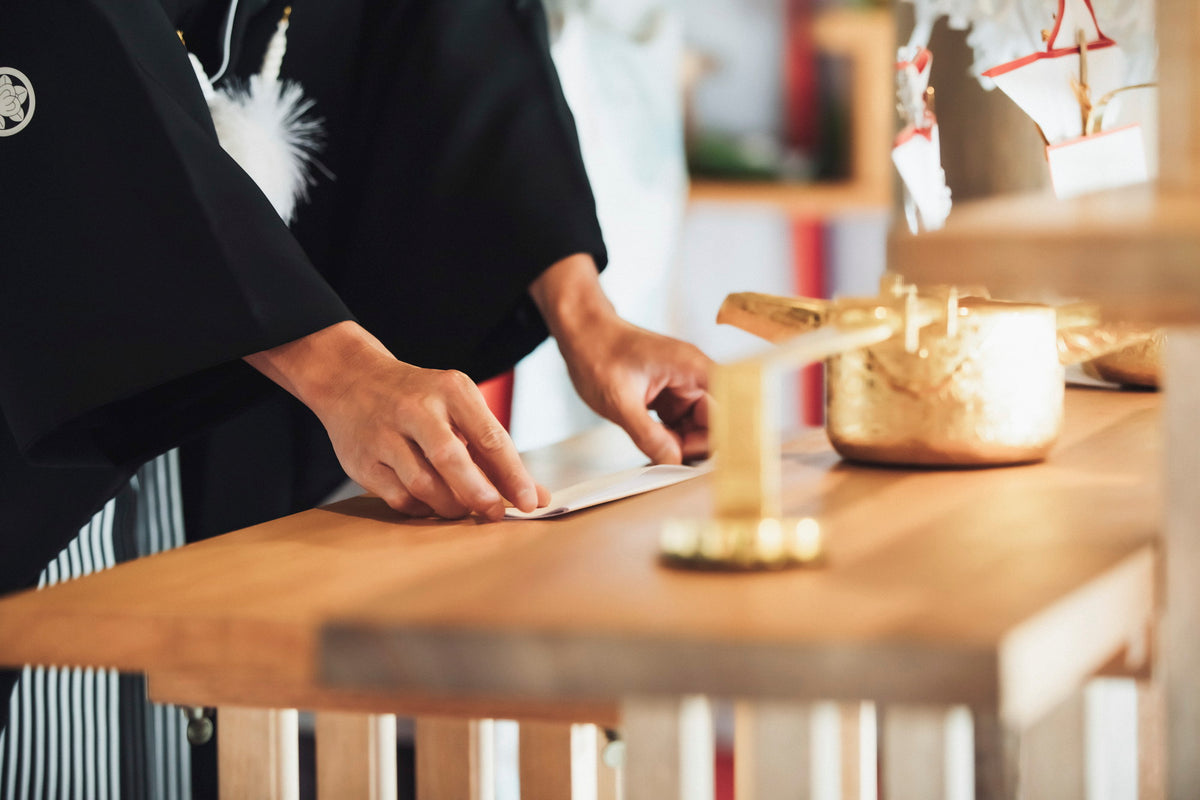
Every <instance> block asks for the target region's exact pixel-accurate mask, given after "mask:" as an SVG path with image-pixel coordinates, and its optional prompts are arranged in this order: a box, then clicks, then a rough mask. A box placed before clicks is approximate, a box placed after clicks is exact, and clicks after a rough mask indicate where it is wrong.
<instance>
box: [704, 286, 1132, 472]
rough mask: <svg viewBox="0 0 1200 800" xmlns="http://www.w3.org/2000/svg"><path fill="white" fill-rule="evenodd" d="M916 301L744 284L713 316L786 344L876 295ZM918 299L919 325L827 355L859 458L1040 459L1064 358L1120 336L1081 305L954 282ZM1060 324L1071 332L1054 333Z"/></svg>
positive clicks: (1057, 411) (834, 411)
mask: <svg viewBox="0 0 1200 800" xmlns="http://www.w3.org/2000/svg"><path fill="white" fill-rule="evenodd" d="M915 301H916V294H915V289H913V288H912V287H909V288H908V291H907V298H905V297H903V296H902V295H901V294H900V293H899V292H896V291H895V290H893V291H892V292H891V293H889V292H888V291H886V290H885V292H884V294H883V295H881V296H880V297H879V298H869V299H856V300H849V301H823V300H811V299H807V298H781V297H775V296H772V295H760V294H755V293H739V294H734V295H730V296H729V297H728V298H726V301H725V303H724V304H723V305H722V307H721V311H720V313H719V314H718V317H717V321H718V322H724V323H728V324H731V325H734V326H736V327H739V328H742V329H743V330H747V331H749V332H750V333H754V334H756V335H758V336H762V337H763V338H766V339H768V340H770V341H774V342H782V341H785V340H788V339H793V338H794V337H796V336H797V335H798V334H801V333H803V332H804V331H806V330H808V331H811V330H814V329H816V328H818V327H822V326H827V325H829V326H836V325H838V323H839V318H843V317H848V315H851V314H853V315H858V316H861V315H862V314H863V311H864V309H870V308H871V306H872V304H878V307H879V308H881V309H885V310H888V311H889V312H890V311H894V310H895V309H896V308H897V307H898V305H900V304H901V303H904V302H907V303H908V304H909V305H910V306H912V305H913V304H914V303H915ZM921 301H922V303H923V304H924V306H925V308H926V310H928V309H930V308H932V309H933V312H934V313H933V314H932V316H931V315H930V314H928V313H927V314H926V315H925V319H924V322H923V323H922V324H920V325H919V326H917V325H912V324H909V325H906V330H904V331H903V332H900V333H898V334H897V335H895V336H892V337H891V338H890V339H888V340H887V341H884V342H883V343H881V344H876V345H871V346H869V347H862V348H857V349H851V350H847V351H845V352H842V353H840V354H839V355H835V356H833V357H832V358H829V359H828V360H827V361H826V362H825V363H826V371H825V385H826V407H825V427H826V432H827V434H828V436H829V440H830V442H831V444H832V445H833V447H834V449H836V450H837V452H838V453H839V454H840V455H842V456H843V457H844V458H847V459H850V460H854V461H862V462H869V463H875V464H895V465H917V466H936V467H966V466H992V465H1002V464H1019V463H1025V462H1032V461H1039V460H1041V459H1043V458H1045V457H1046V454H1047V453H1048V452H1049V451H1050V448H1051V447H1052V446H1053V445H1054V442H1055V440H1056V439H1057V437H1058V433H1059V430H1060V428H1061V426H1062V414H1063V394H1064V386H1065V381H1064V371H1063V364H1064V363H1073V362H1075V361H1081V360H1083V359H1085V358H1088V357H1091V356H1093V355H1096V354H1097V353H1098V352H1103V351H1104V350H1107V349H1111V348H1113V347H1114V346H1115V344H1116V339H1115V338H1114V337H1113V336H1109V335H1106V334H1105V333H1104V332H1103V331H1099V329H1098V328H1097V327H1095V326H1094V325H1093V326H1092V327H1088V326H1086V325H1085V326H1081V324H1080V323H1081V322H1082V321H1084V318H1087V319H1090V316H1089V314H1086V313H1084V312H1082V311H1080V310H1079V309H1072V310H1071V312H1070V313H1062V312H1060V311H1059V310H1056V309H1055V308H1053V307H1051V306H1045V305H1037V304H1026V303H1007V302H1002V301H997V300H991V299H987V298H986V297H980V296H968V297H962V298H961V299H960V298H959V296H958V293H957V292H956V291H955V290H952V289H950V290H947V289H938V290H933V291H931V292H930V293H928V294H924V295H922V296H921ZM939 308H940V309H941V311H940V312H939V311H938V310H939ZM930 318H932V320H933V321H932V322H930V321H929V319H930ZM1064 326H1067V327H1069V328H1070V330H1071V332H1072V333H1073V335H1072V336H1070V337H1063V336H1062V335H1060V328H1062V327H1064ZM1080 331H1084V333H1080ZM1097 331H1098V333H1095V335H1093V333H1094V332H1097Z"/></svg>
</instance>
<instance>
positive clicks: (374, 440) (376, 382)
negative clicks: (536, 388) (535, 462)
mask: <svg viewBox="0 0 1200 800" xmlns="http://www.w3.org/2000/svg"><path fill="white" fill-rule="evenodd" d="M245 360H246V362H247V363H249V364H250V365H251V366H252V367H254V368H255V369H257V370H258V371H259V372H262V373H263V374H264V375H266V376H267V377H268V378H270V379H271V380H273V381H275V382H276V383H278V384H279V385H280V386H282V387H283V388H284V389H287V390H288V391H289V392H291V393H292V394H293V395H295V396H296V397H297V398H298V399H299V400H300V401H301V402H303V403H304V404H305V405H307V406H308V407H309V408H310V409H312V411H313V412H314V413H315V414H316V415H317V417H318V418H319V419H320V420H321V423H322V424H323V425H324V426H325V430H326V431H327V432H328V433H329V438H330V441H332V442H333V447H334V451H335V452H336V453H337V457H338V460H339V461H340V462H341V464H342V468H343V469H345V470H346V474H347V475H349V476H350V478H352V479H353V480H354V481H356V482H357V483H358V484H359V485H360V486H362V487H363V488H365V489H367V490H368V491H370V492H373V493H375V494H377V495H379V496H380V497H381V498H383V500H384V501H386V502H387V504H388V505H389V506H391V507H392V508H394V509H396V510H397V511H399V512H401V513H404V514H408V515H411V516H430V515H437V516H440V517H446V518H449V519H457V518H460V517H464V516H466V515H468V514H470V513H476V514H479V515H481V516H483V517H486V518H487V519H491V520H497V519H500V518H501V517H503V516H504V501H505V500H506V499H507V500H508V501H509V502H510V503H512V505H514V506H516V507H517V508H519V509H521V510H522V511H532V510H534V509H535V508H536V507H538V506H539V505H545V504H546V503H548V502H549V499H550V498H549V492H547V491H546V490H545V489H544V488H542V487H540V486H538V485H537V484H535V483H534V481H533V478H531V477H530V475H529V473H528V472H527V471H526V469H525V466H524V464H522V463H521V459H520V456H518V455H517V450H516V447H515V446H514V445H513V443H512V439H511V438H509V436H508V433H507V432H506V431H505V430H504V427H503V426H502V425H500V423H499V422H498V421H497V420H496V418H495V416H493V414H492V413H491V411H490V410H489V409H488V407H487V404H486V403H485V402H484V400H483V396H482V395H481V394H480V393H479V390H478V389H477V388H476V386H475V384H474V383H473V382H472V381H471V379H470V378H468V377H467V376H466V375H464V374H463V373H461V372H456V371H453V370H430V369H422V368H420V367H414V366H412V365H411V364H405V363H404V362H402V361H398V360H397V359H396V358H395V357H394V356H393V355H392V354H391V353H389V352H388V350H387V349H386V348H385V347H384V346H383V345H382V344H381V343H380V342H379V340H378V339H376V338H375V337H374V336H372V335H371V334H369V333H368V332H367V331H366V330H364V329H363V328H362V327H361V326H360V325H358V324H357V323H355V322H341V323H338V324H337V325H333V326H331V327H329V328H325V329H323V330H320V331H317V332H315V333H312V334H309V335H308V336H305V337H303V338H300V339H297V340H295V341H293V342H288V343H287V344H284V345H280V346H279V347H275V348H272V349H271V350H264V351H262V352H259V353H254V354H252V355H249V356H247V357H246V359H245Z"/></svg>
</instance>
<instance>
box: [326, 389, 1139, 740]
mask: <svg viewBox="0 0 1200 800" xmlns="http://www.w3.org/2000/svg"><path fill="white" fill-rule="evenodd" d="M1157 407H1158V398H1157V396H1155V395H1150V394H1129V393H1118V392H1109V391H1103V390H1099V391H1083V390H1073V391H1071V392H1069V393H1068V409H1067V414H1066V418H1067V423H1066V428H1065V430H1064V434H1063V436H1062V439H1061V441H1060V442H1059V444H1058V446H1057V447H1056V449H1055V450H1054V451H1053V453H1052V455H1051V457H1050V459H1049V460H1048V461H1046V462H1045V463H1043V464H1039V465H1033V466H1025V467H1012V468H1005V469H989V470H964V471H914V470H898V469H877V468H870V467H858V466H852V465H849V464H847V463H845V462H842V461H840V460H839V459H838V458H837V456H836V455H834V454H833V453H832V452H831V451H830V449H829V447H828V444H827V442H826V441H825V438H824V436H823V434H821V433H820V432H815V431H814V432H810V433H809V434H806V435H802V436H800V437H798V438H797V439H795V440H794V441H793V442H792V443H791V444H790V445H789V446H788V447H786V448H785V453H784V458H783V485H784V505H785V508H784V512H785V513H786V514H788V515H794V516H812V517H814V518H816V519H817V520H818V522H819V524H820V525H821V527H822V529H823V531H824V533H825V536H826V541H827V543H828V545H827V546H828V558H827V562H826V565H825V566H824V567H822V568H816V569H809V570H802V571H791V572H781V573H762V574H750V575H730V574H722V573H692V572H680V571H674V570H670V569H666V568H664V567H662V566H660V565H659V564H658V562H657V561H656V558H655V556H656V551H657V542H658V535H659V531H660V528H661V525H662V521H663V520H664V519H665V518H667V517H670V516H681V517H686V516H693V515H705V514H707V513H710V510H711V497H710V488H709V487H710V484H709V482H708V481H706V480H701V481H692V482H689V483H685V484H681V485H678V486H675V487H671V488H669V489H665V490H662V491H660V492H655V493H653V494H651V495H646V496H643V497H639V498H635V499H633V500H630V501H627V502H624V503H621V504H619V505H614V506H611V507H607V508H600V509H595V510H593V511H588V512H583V513H580V514H578V515H575V516H573V517H567V518H564V519H561V520H559V521H556V522H554V523H550V524H553V526H554V527H553V533H554V535H553V536H546V537H543V538H541V539H539V540H538V541H537V542H536V544H535V545H533V546H530V547H528V548H525V549H522V550H519V551H518V550H509V551H506V552H505V553H504V555H503V557H497V558H493V559H487V560H483V561H478V562H476V563H474V564H472V565H470V566H468V567H465V568H463V569H462V570H460V571H458V573H457V575H456V578H457V579H456V580H455V581H453V582H449V583H447V582H442V581H437V580H430V581H424V582H419V583H417V584H414V585H410V586H405V587H403V588H399V589H397V590H396V591H394V592H389V593H385V594H381V595H379V596H377V597H375V598H374V600H373V602H372V603H370V604H369V605H365V606H363V607H362V608H360V609H358V610H357V611H355V612H354V613H353V614H348V615H346V616H344V617H342V618H340V619H339V620H336V621H335V622H334V623H333V624H332V625H331V626H330V627H329V628H328V630H327V632H326V638H325V647H324V654H325V659H324V665H325V677H326V678H327V679H329V680H330V681H332V682H335V683H338V684H345V685H356V686H359V687H367V686H370V687H382V686H391V687H395V688H399V687H408V688H413V687H418V686H419V687H423V688H425V689H434V690H438V691H444V692H459V691H485V692H497V691H498V692H502V693H513V694H516V695H519V696H534V697H561V698H571V697H574V698H581V697H597V698H613V697H619V696H620V695H621V694H622V693H624V692H639V693H660V692H663V693H688V692H710V693H717V694H727V695H733V696H746V695H750V696H754V695H779V696H794V695H800V696H811V697H814V698H821V697H832V698H846V699H855V698H861V697H874V698H877V699H890V700H901V701H910V702H943V701H944V702H973V703H982V704H990V703H996V704H999V705H1001V707H1002V710H1003V711H1004V713H1005V715H1006V719H1007V720H1009V721H1014V722H1020V721H1022V720H1025V719H1028V718H1033V717H1036V715H1037V714H1038V713H1040V712H1041V711H1042V710H1045V709H1046V708H1048V707H1049V705H1048V704H1052V702H1053V701H1055V700H1057V699H1060V698H1059V695H1058V693H1059V692H1061V691H1066V690H1069V688H1070V686H1072V685H1074V684H1075V682H1076V681H1078V680H1080V679H1082V677H1083V676H1084V675H1086V674H1087V671H1088V670H1091V669H1094V668H1095V667H1098V666H1099V665H1100V664H1103V663H1104V662H1105V661H1106V660H1107V659H1108V658H1109V657H1110V656H1111V655H1112V653H1113V652H1114V651H1115V650H1116V649H1117V648H1119V647H1120V646H1122V645H1123V644H1124V643H1125V642H1126V641H1127V640H1128V639H1129V638H1130V637H1132V636H1134V635H1135V634H1137V635H1140V633H1141V631H1142V629H1143V628H1142V626H1144V624H1145V622H1146V620H1147V619H1148V618H1149V616H1150V615H1151V613H1152V610H1153V604H1154V581H1155V575H1156V564H1155V555H1154V548H1155V540H1156V537H1157V534H1158V528H1159V510H1160V497H1159V494H1160V480H1159V472H1160V468H1159V463H1158V462H1159V458H1160V453H1161V444H1160V442H1159V434H1158V426H1157V422H1158V411H1157ZM525 524H535V523H525ZM542 524H547V523H542Z"/></svg>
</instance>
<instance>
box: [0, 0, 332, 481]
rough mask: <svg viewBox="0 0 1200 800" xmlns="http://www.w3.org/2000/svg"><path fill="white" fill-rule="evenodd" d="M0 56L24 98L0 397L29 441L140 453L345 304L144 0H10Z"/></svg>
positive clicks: (6, 221) (150, 1)
mask: <svg viewBox="0 0 1200 800" xmlns="http://www.w3.org/2000/svg"><path fill="white" fill-rule="evenodd" d="M0 54H3V59H2V60H3V62H4V63H3V64H2V65H0V66H9V67H11V68H13V69H16V70H19V71H20V73H21V75H22V76H23V77H24V80H23V81H21V82H22V83H27V84H28V85H27V86H24V87H23V88H25V89H26V90H27V91H28V93H29V95H30V96H31V97H33V98H35V100H36V105H34V106H33V107H32V108H28V105H27V106H26V110H25V111H24V113H27V114H28V115H29V116H28V118H27V119H24V120H23V127H22V128H21V129H20V130H17V131H16V132H12V131H13V129H14V128H15V126H14V125H13V119H12V118H11V117H9V118H8V119H6V120H5V121H6V130H8V131H9V135H6V136H3V137H0V175H2V176H3V183H2V186H3V198H4V201H3V203H4V205H3V209H2V212H0V242H3V247H2V248H0V276H2V279H3V283H2V290H0V409H2V410H3V414H4V417H5V419H6V420H7V423H8V426H9V429H10V430H11V432H12V434H13V437H14V439H15V442H16V444H17V445H18V446H19V447H20V448H21V450H22V451H23V452H24V453H26V455H28V456H29V457H30V458H32V459H34V460H41V461H48V462H53V463H74V464H104V463H122V462H131V461H136V460H138V459H142V458H146V457H149V456H151V455H153V454H154V453H155V452H157V451H160V450H162V449H165V448H168V447H170V446H172V445H174V444H176V443H178V441H179V439H181V438H182V437H183V436H184V435H186V433H187V432H188V431H191V430H194V429H196V428H197V427H199V426H200V425H201V424H203V423H204V422H205V421H207V419H209V418H210V417H212V416H214V415H217V414H220V413H223V412H224V411H228V410H229V409H231V408H234V407H237V406H238V405H239V403H241V402H243V401H244V397H243V396H242V392H243V391H244V390H245V387H246V386H248V385H249V384H250V382H252V380H253V373H252V371H250V370H249V368H248V367H246V366H245V365H244V364H242V363H241V362H240V360H239V359H240V358H241V357H242V356H244V355H247V354H249V353H253V352H256V351H259V350H263V349H266V348H269V347H272V346H275V345H278V344H281V343H283V342H287V341H290V340H293V339H296V338H299V337H300V336H303V335H305V334H307V333H310V332H313V331H315V330H319V329H320V328H323V327H326V326H328V325H331V324H334V323H336V322H338V321H341V320H344V319H347V318H349V313H348V312H347V310H346V309H345V307H344V306H343V304H342V303H341V301H340V300H339V299H338V298H337V296H336V294H335V293H334V292H333V291H332V290H331V289H330V288H329V286H328V285H327V284H326V282H325V281H324V280H323V279H322V278H321V277H320V276H319V274H318V273H317V272H316V271H315V270H314V269H313V267H312V266H311V264H310V262H309V260H308V258H307V257H306V255H305V254H304V252H303V251H302V250H301V248H300V247H299V245H298V244H297V243H296V242H295V240H294V239H293V238H292V236H291V234H290V233H289V231H288V230H287V228H286V227H285V226H284V224H283V223H282V222H281V221H280V219H279V218H278V216H277V215H276V214H275V212H274V210H273V209H272V207H271V206H270V204H269V203H268V201H267V200H266V198H265V197H264V196H263V195H262V194H261V193H260V192H259V190H258V189H257V187H256V186H255V185H254V183H253V182H252V181H251V180H250V179H249V178H248V177H247V176H246V175H245V173H244V172H242V170H241V169H240V168H239V167H238V166H237V165H236V164H235V163H234V162H233V161H232V160H231V159H230V158H228V157H227V156H226V154H225V153H224V151H223V150H222V149H221V148H220V146H219V144H218V142H217V139H216V135H215V132H214V130H213V127H212V123H211V120H210V118H209V115H208V112H207V108H206V106H205V103H204V100H203V97H202V96H201V93H200V90H199V86H198V84H197V81H196V78H195V75H194V73H193V72H192V69H191V66H190V64H189V63H188V61H187V56H186V52H185V50H184V47H183V46H182V45H181V44H180V41H179V39H178V37H177V36H176V33H175V31H174V29H173V27H172V25H171V24H170V22H169V21H168V19H167V17H166V16H165V15H164V13H163V11H162V9H161V8H160V6H159V5H158V3H157V2H155V1H154V0H75V1H74V2H72V1H71V0H37V2H21V3H8V4H5V19H4V23H3V25H0ZM0 80H2V79H0ZM9 110H11V108H9ZM3 111H5V108H4V107H0V113H2V112H3ZM30 112H32V113H30ZM0 133H4V131H0ZM247 379H250V380H247Z"/></svg>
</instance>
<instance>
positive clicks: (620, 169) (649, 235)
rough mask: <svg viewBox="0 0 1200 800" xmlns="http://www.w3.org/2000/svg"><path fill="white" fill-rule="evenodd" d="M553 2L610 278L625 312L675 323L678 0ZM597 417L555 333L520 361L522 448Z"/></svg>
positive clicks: (660, 323)
mask: <svg viewBox="0 0 1200 800" xmlns="http://www.w3.org/2000/svg"><path fill="white" fill-rule="evenodd" d="M548 5H549V7H550V12H551V13H550V16H551V19H552V20H556V25H557V26H558V30H557V34H556V40H555V42H554V44H553V46H552V50H551V53H552V55H553V57H554V60H555V65H556V66H557V68H558V72H559V78H560V80H561V81H562V85H563V92H564V94H565V95H566V98H567V102H568V103H569V105H570V106H571V111H572V113H573V114H574V116H575V123H576V126H577V128H578V131H579V139H580V145H581V147H582V150H583V160H584V164H585V166H586V168H587V172H588V177H589V179H590V181H591V184H592V190H593V192H594V193H595V196H596V205H597V212H598V216H599V220H600V227H601V229H602V231H603V233H604V241H605V244H606V246H607V247H608V254H609V265H608V268H607V269H606V270H605V272H604V274H603V275H602V276H601V282H602V284H603V285H604V288H605V291H606V292H607V293H608V295H609V297H610V298H611V299H612V301H613V304H614V305H615V306H616V308H617V311H618V312H619V313H620V314H621V315H622V316H623V317H625V318H626V319H628V320H629V321H631V322H633V323H635V324H638V325H641V326H643V327H646V328H650V329H651V330H656V331H660V332H670V330H669V315H668V297H669V289H668V287H669V285H670V280H671V274H672V267H673V265H674V263H675V260H676V256H677V254H676V249H677V243H678V238H679V228H680V225H681V220H682V215H683V211H684V205H685V202H686V198H687V172H686V166H685V162H684V155H683V127H682V126H683V121H682V111H681V107H680V98H679V90H678V85H677V81H676V76H677V74H678V64H679V58H680V55H681V53H682V47H683V36H682V23H681V19H680V13H679V8H678V6H677V4H676V3H675V2H673V0H606V1H605V2H604V3H584V2H569V1H568V2H551V3H549V4H548ZM547 266H549V265H547ZM598 423H599V418H598V417H597V416H596V415H595V414H594V413H592V412H591V411H590V410H589V409H588V408H587V407H586V405H584V403H583V402H582V401H581V400H580V399H579V398H578V396H577V395H576V393H575V391H574V389H573V387H572V385H571V382H570V378H569V377H568V375H567V371H566V366H565V365H564V364H563V361H562V357H561V356H560V355H559V353H558V348H557V345H556V344H555V343H554V342H553V341H551V342H547V343H544V344H543V345H542V346H541V347H539V348H538V349H537V350H536V351H534V353H532V354H531V355H530V356H528V357H527V358H525V359H524V360H523V361H522V362H521V363H520V364H519V365H518V366H517V370H516V378H515V381H514V390H513V412H512V424H511V430H512V435H513V439H514V441H515V442H516V444H517V447H518V449H521V450H529V449H533V448H536V447H541V446H543V445H546V444H550V443H552V442H556V441H560V440H562V439H564V438H566V437H568V436H571V435H573V434H575V433H579V432H580V431H583V430H586V429H588V428H590V427H594V426H595V425H597V424H598Z"/></svg>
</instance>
